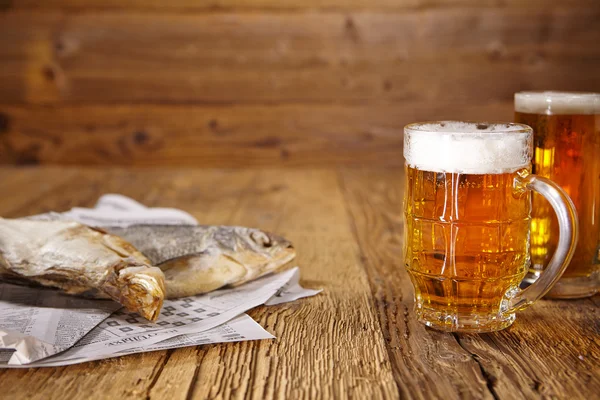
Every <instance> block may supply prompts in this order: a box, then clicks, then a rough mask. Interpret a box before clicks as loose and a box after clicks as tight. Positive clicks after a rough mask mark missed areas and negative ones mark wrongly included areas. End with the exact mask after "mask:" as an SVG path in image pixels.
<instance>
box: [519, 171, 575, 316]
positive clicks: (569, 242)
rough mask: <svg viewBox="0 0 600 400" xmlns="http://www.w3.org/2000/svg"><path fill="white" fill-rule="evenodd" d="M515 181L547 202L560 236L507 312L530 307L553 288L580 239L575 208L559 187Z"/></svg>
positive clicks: (535, 179) (530, 179) (539, 180)
mask: <svg viewBox="0 0 600 400" xmlns="http://www.w3.org/2000/svg"><path fill="white" fill-rule="evenodd" d="M516 181H517V182H516V184H517V187H518V188H520V189H521V190H524V189H527V190H533V191H534V192H537V193H539V194H541V195H542V196H544V197H545V198H546V200H548V202H549V203H550V205H551V206H552V208H553V209H554V212H555V213H556V216H557V217H558V228H559V236H558V245H557V247H556V251H555V252H554V254H553V255H552V258H551V259H550V262H549V263H548V266H547V267H546V268H545V269H544V271H543V272H542V274H541V275H540V276H539V278H538V279H537V280H536V281H535V282H534V283H533V284H532V285H531V286H529V287H528V288H526V289H523V290H519V291H518V292H517V293H516V295H515V296H513V297H512V298H510V299H509V300H508V308H509V309H508V311H509V312H515V311H518V310H522V309H523V308H525V307H527V306H529V305H531V304H532V303H533V302H535V301H536V300H538V299H540V298H541V297H542V296H543V295H545V294H546V293H547V292H548V291H549V290H550V289H551V288H552V286H553V285H554V284H555V283H556V281H558V279H559V278H560V277H561V275H562V274H563V272H564V271H565V269H566V268H567V265H569V262H570V261H571V258H572V257H573V253H574V252H575V246H576V244H577V238H578V235H579V225H578V222H577V211H576V210H575V205H574V204H573V201H572V200H571V198H570V197H569V196H568V195H567V194H566V193H565V191H564V190H563V189H562V188H561V187H560V186H558V185H557V184H556V183H554V182H552V181H551V180H549V179H546V178H543V177H541V176H536V175H524V176H519V177H517V178H516Z"/></svg>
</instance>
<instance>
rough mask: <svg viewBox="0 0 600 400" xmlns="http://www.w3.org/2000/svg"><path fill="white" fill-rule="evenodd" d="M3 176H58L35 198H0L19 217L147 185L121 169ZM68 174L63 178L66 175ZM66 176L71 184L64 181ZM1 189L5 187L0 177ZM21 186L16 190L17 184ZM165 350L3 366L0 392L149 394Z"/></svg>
mask: <svg viewBox="0 0 600 400" xmlns="http://www.w3.org/2000/svg"><path fill="white" fill-rule="evenodd" d="M0 171H1V172H0V176H6V175H8V176H10V175H13V174H18V175H20V181H21V184H22V185H23V187H24V188H26V187H27V183H28V182H35V181H37V180H39V179H40V178H45V179H47V180H48V181H49V182H58V184H56V185H54V188H53V189H51V190H49V191H47V192H46V193H45V194H44V195H43V196H41V197H38V198H36V199H35V201H33V202H32V201H31V199H29V198H28V197H27V196H25V195H24V196H19V197H16V198H15V197H13V203H12V204H9V205H5V204H4V203H0V206H1V207H2V208H1V209H0V212H1V215H3V216H7V217H19V216H24V215H30V214H35V213H40V212H45V211H49V210H58V211H61V210H67V209H69V208H70V207H72V206H74V205H79V206H91V205H93V203H94V202H95V200H96V199H97V198H98V196H99V195H100V194H102V193H104V192H105V191H118V192H126V193H128V194H130V195H134V197H136V198H138V199H142V198H143V195H144V193H145V192H146V191H147V190H148V186H147V184H145V183H144V182H140V183H139V184H136V182H137V181H136V180H132V175H131V174H129V173H127V172H125V171H123V170H120V171H117V170H113V171H109V170H89V169H88V170H83V171H77V170H75V169H64V168H52V169H49V168H45V169H39V168H29V169H26V170H23V169H15V168H2V169H0ZM144 175H146V179H145V182H146V183H147V182H149V181H152V182H153V183H154V184H156V185H157V186H159V187H160V186H161V185H164V181H165V179H164V178H165V177H164V176H163V177H162V178H161V176H160V173H154V174H152V173H151V171H147V172H145V173H144ZM63 177H64V178H63ZM65 178H68V179H69V181H70V182H71V184H67V185H65V184H63V183H62V182H61V181H62V180H65ZM0 188H1V189H0V190H1V191H2V193H6V192H7V191H8V189H12V187H5V186H4V180H0ZM17 191H18V190H17ZM166 357H167V353H166V352H155V353H147V354H140V355H134V356H131V357H128V358H127V361H124V360H122V359H117V360H106V361H99V362H94V363H89V364H83V365H73V366H69V367H60V368H39V369H22V370H6V369H2V370H0V392H1V393H3V396H6V397H7V398H15V399H20V398H35V399H44V400H45V399H65V398H81V397H85V398H90V399H105V398H110V397H113V398H124V397H131V398H145V394H146V392H145V389H146V388H147V387H148V386H149V385H150V384H151V382H153V380H154V378H155V377H156V376H157V374H158V373H159V371H160V369H161V366H162V365H163V362H164V360H165V358H166Z"/></svg>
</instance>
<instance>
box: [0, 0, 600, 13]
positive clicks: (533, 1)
mask: <svg viewBox="0 0 600 400" xmlns="http://www.w3.org/2000/svg"><path fill="white" fill-rule="evenodd" d="M7 3H8V5H9V7H11V8H36V9H38V8H50V9H54V8H62V9H68V10H71V9H76V10H82V9H83V10H89V9H102V10H103V9H143V10H148V9H150V10H169V11H171V10H183V11H190V10H208V11H210V10H228V9H233V10H255V9H256V10H302V9H311V10H314V9H319V10H322V9H325V10H329V9H335V10H338V9H349V10H353V9H369V10H372V9H376V10H378V9H385V10H404V9H421V8H435V7H444V8H446V7H498V6H503V7H531V8H538V9H539V8H545V7H549V6H550V7H551V6H555V5H556V3H555V2H553V1H550V0H529V1H521V0H504V1H501V2H500V1H498V0H369V1H366V0H211V1H194V0H172V1H161V0H85V1H84V0H45V1H39V0H7ZM561 5H562V6H570V7H573V6H586V5H588V6H589V5H596V2H595V0H565V1H562V2H561Z"/></svg>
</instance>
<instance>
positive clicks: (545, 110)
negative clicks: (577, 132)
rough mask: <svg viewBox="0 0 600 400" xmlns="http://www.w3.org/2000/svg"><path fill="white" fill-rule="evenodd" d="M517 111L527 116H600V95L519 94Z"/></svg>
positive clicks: (516, 97)
mask: <svg viewBox="0 0 600 400" xmlns="http://www.w3.org/2000/svg"><path fill="white" fill-rule="evenodd" d="M515 111H517V112H522V113H527V114H575V115H589V114H600V93H577V92H552V91H547V92H518V93H515Z"/></svg>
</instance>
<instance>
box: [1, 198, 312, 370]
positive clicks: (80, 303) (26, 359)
mask: <svg viewBox="0 0 600 400" xmlns="http://www.w3.org/2000/svg"><path fill="white" fill-rule="evenodd" d="M57 216H58V217H60V218H65V219H72V220H76V221H79V222H82V223H85V224H88V225H92V226H97V227H102V226H108V225H110V226H115V225H120V226H129V225H133V224H157V223H158V224H174V225H177V224H197V221H196V220H195V219H194V218H193V217H192V216H191V215H189V214H187V213H185V212H183V211H181V210H176V209H171V208H148V207H145V206H144V205H142V204H140V203H138V202H136V201H134V200H133V199H130V198H127V197H125V196H121V195H114V194H109V195H104V196H102V197H101V198H100V199H99V200H98V203H97V204H96V207H95V208H91V209H87V208H74V209H72V210H70V211H67V212H65V213H61V214H58V213H49V214H41V215H37V216H33V217H30V218H36V219H46V218H48V217H52V218H56V217H57ZM298 282H299V270H298V268H297V267H296V268H293V269H290V270H287V271H284V272H281V273H278V274H272V275H268V276H265V277H262V278H260V279H258V280H256V281H253V282H250V283H247V284H245V285H242V286H239V287H236V288H230V289H221V290H217V291H214V292H211V293H208V294H205V295H198V296H191V297H186V298H180V299H176V300H165V302H164V304H163V309H162V312H161V315H160V317H159V319H158V321H156V322H154V323H151V322H149V321H147V320H145V319H144V318H142V317H140V316H138V315H137V314H135V313H129V312H127V311H126V310H125V309H120V305H119V304H117V303H114V302H111V301H103V300H88V299H82V298H77V297H70V296H66V295H62V294H60V293H57V292H55V291H52V290H48V289H38V288H27V287H21V286H15V285H10V284H6V283H0V368H1V367H8V368H11V367H12V368H15V367H16V368H19V367H21V368H23V367H25V368H28V367H38V366H39V367H42V366H60V365H69V364H76V363H81V362H86V361H91V360H98V359H102V358H108V357H117V356H120V355H124V354H131V353H137V352H144V351H153V350H159V349H166V348H176V347H183V346H193V345H199V344H206V343H220V342H227V341H239V340H257V339H269V338H273V336H272V335H271V334H269V333H268V332H266V331H265V330H264V329H263V328H261V327H260V326H259V325H258V324H256V322H254V321H253V320H252V319H251V318H250V317H249V316H247V315H246V314H244V312H245V311H247V310H249V309H251V308H254V307H256V306H258V305H261V304H267V305H274V304H280V303H284V302H288V301H293V300H296V299H299V298H301V297H308V296H313V295H315V294H317V293H319V292H320V290H309V289H304V288H302V287H301V286H300V285H299V283H298ZM27 291H29V292H31V293H29V292H27ZM26 292H27V293H29V294H25V293H26ZM23 297H27V298H29V299H31V300H29V301H27V302H19V300H18V299H20V298H23ZM15 299H16V300H15ZM116 310H118V311H116ZM113 311H116V312H114V313H113V314H112V315H111V313H112V312H113ZM109 315H110V317H109ZM17 316H18V317H17ZM22 320H26V321H22ZM65 350H66V351H65Z"/></svg>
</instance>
